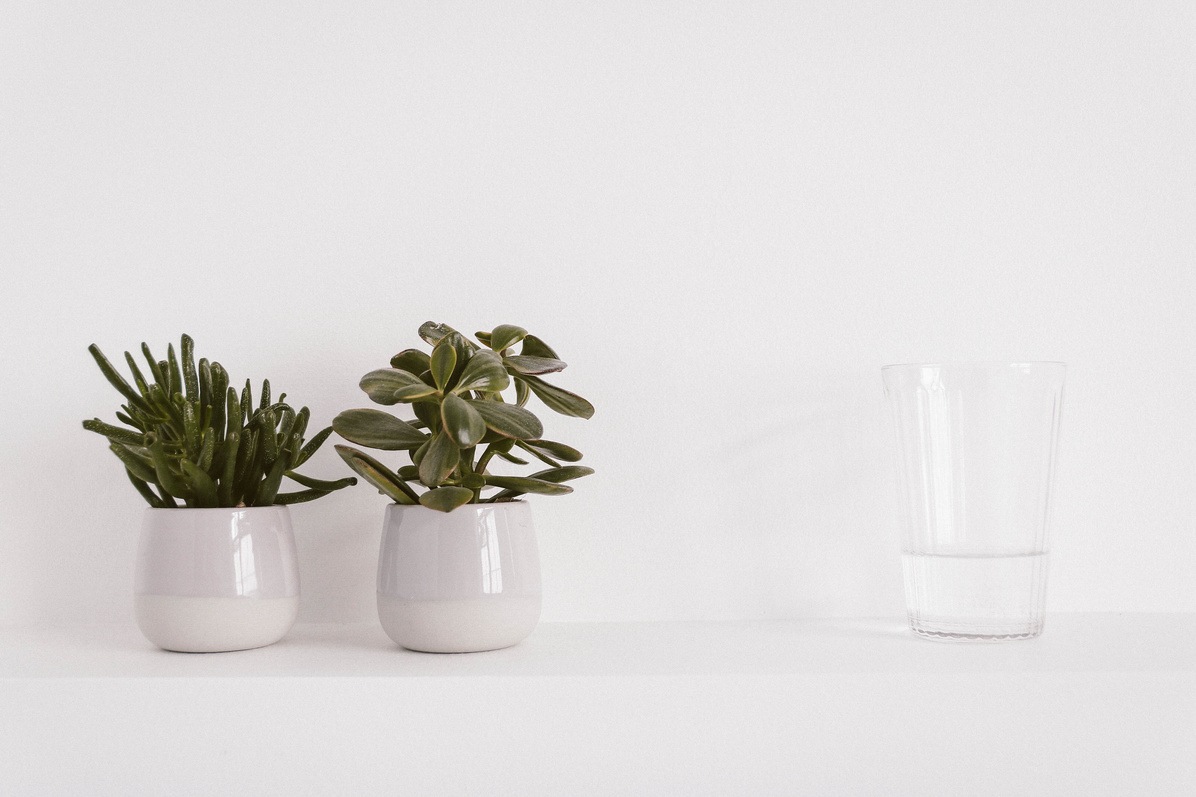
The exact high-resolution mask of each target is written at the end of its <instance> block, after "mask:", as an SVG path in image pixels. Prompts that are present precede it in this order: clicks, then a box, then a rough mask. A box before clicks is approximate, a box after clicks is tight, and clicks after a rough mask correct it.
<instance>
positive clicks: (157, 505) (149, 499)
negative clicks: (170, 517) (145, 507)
mask: <svg viewBox="0 0 1196 797" xmlns="http://www.w3.org/2000/svg"><path fill="white" fill-rule="evenodd" d="M125 475H126V476H128V477H129V481H130V482H132V483H133V486H134V487H136V488H137V492H139V493H141V497H142V498H144V499H145V502H146V503H147V504H149V505H150V506H152V507H153V508H154V509H165V508H166V504H165V503H163V502H162V499H161V498H159V497H158V496H157V495H155V494H154V491H153V490H151V489H150V487H149V485H148V484H146V483H145V481H144V480H142V479H138V478H137V477H136V476H134V475H133V472H132V471H131V470H129V469H128V468H126V469H125Z"/></svg>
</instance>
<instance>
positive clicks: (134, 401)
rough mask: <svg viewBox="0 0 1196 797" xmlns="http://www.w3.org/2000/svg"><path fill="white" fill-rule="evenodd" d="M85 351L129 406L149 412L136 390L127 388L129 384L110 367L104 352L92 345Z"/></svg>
mask: <svg viewBox="0 0 1196 797" xmlns="http://www.w3.org/2000/svg"><path fill="white" fill-rule="evenodd" d="M87 350H88V351H89V352H91V356H92V358H94V359H95V361H96V365H98V366H100V372H101V373H102V374H103V375H104V378H105V379H107V380H108V382H109V383H110V384H111V385H112V386H113V387H114V388H116V389H117V390H118V391H120V394H121V395H122V396H124V397H125V398H126V399H128V400H129V405H130V406H133V407H136V408H138V409H139V410H143V411H145V412H149V410H150V407H149V404H148V403H147V402H146V400H145V399H143V398H142V397H141V396H140V395H138V393H137V391H136V390H134V389H133V388H131V387H130V386H129V383H128V382H126V381H125V378H124V377H123V376H121V375H120V374H119V373H117V371H116V369H115V368H113V367H112V363H110V362H108V358H107V357H105V356H104V352H102V351H100V347H99V346H97V345H95V344H94V343H93V344H91V345H90V346H88V347H87Z"/></svg>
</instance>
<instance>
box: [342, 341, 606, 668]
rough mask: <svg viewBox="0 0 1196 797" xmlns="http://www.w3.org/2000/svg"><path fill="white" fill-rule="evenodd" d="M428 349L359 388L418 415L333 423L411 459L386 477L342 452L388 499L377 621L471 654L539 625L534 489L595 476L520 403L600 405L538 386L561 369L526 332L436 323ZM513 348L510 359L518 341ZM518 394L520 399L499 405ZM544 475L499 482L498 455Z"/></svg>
mask: <svg viewBox="0 0 1196 797" xmlns="http://www.w3.org/2000/svg"><path fill="white" fill-rule="evenodd" d="M419 335H420V337H421V338H423V340H424V341H425V342H427V343H428V344H429V345H430V346H431V347H432V351H431V354H428V353H426V352H423V351H421V350H419V349H406V350H404V351H401V352H399V353H398V354H396V355H395V356H394V357H393V358H391V361H390V365H391V367H390V368H380V369H378V370H375V371H370V372H369V373H368V374H366V375H365V376H364V377H362V379H361V389H362V390H364V391H365V392H366V394H367V395H369V397H370V398H371V399H372V400H373V401H375V402H377V403H378V404H383V405H395V404H404V405H408V406H409V407H410V409H411V412H412V414H413V415H414V417H413V418H410V419H400V418H397V417H395V416H393V415H391V414H390V413H387V412H383V411H381V410H375V409H354V410H346V411H345V412H342V413H340V414H339V415H337V416H336V418H335V419H334V420H333V422H332V427H333V429H335V430H336V432H337V433H338V434H339V435H341V437H344V438H345V439H346V440H349V441H350V442H353V443H357V444H359V445H362V446H365V447H367V448H374V449H381V450H383V451H405V452H407V455H408V456H409V459H410V462H409V464H406V465H403V466H402V467H399V468H397V469H395V470H391V469H390V468H389V467H387V466H386V465H385V464H383V463H382V462H380V461H379V460H377V459H375V458H374V457H372V456H370V455H369V454H366V453H365V452H363V451H361V450H359V449H356V448H352V447H350V446H345V445H338V446H336V450H337V452H338V453H340V455H341V457H343V458H344V460H345V462H347V463H348V464H349V466H350V467H351V468H353V470H354V471H356V472H357V473H358V474H359V475H361V476H362V478H364V479H365V480H366V481H368V482H369V483H370V484H372V485H374V486H375V487H377V488H378V490H379V491H380V492H382V493H383V494H384V495H387V496H389V497H390V498H391V499H392V500H393V501H394V503H393V504H391V505H390V506H388V507H387V510H386V519H385V521H384V524H383V533H382V548H381V552H380V555H379V562H378V617H379V619H380V620H381V621H382V627H383V628H384V629H385V630H386V633H387V634H388V635H389V636H390V638H391V639H393V640H394V641H395V642H397V643H398V644H399V645H402V646H403V647H405V648H409V649H412V650H420V651H428V652H439V653H463V652H469V651H478V650H493V649H496V648H503V647H508V646H510V645H514V644H516V643H518V642H519V641H520V640H522V639H524V638H525V637H526V636H527V635H528V634H530V633H531V632H532V629H533V628H535V626H536V623H537V622H538V621H539V618H540V562H539V555H538V553H537V549H536V537H535V531H534V529H533V526H532V519H531V509H530V507H529V506H528V505H527V504H526V503H525V502H524V501H522V500H520V498H521V497H522V496H524V495H527V494H536V495H564V494H566V493H570V492H572V491H573V488H571V487H569V486H568V485H566V484H564V482H567V481H570V480H572V479H576V478H578V477H581V476H586V475H588V474H591V473H593V470H592V469H590V468H587V467H584V466H580V465H573V464H565V463H574V462H577V461H578V460H580V459H581V452H580V451H578V450H576V449H574V448H571V447H570V446H567V445H564V444H563V443H557V442H554V441H551V440H545V439H544V438H543V433H544V427H543V424H541V422H540V420H539V418H537V417H536V415H535V414H534V413H532V412H531V411H530V410H529V409H527V407H526V404H527V403H528V400H529V399H530V398H531V396H532V395H535V396H536V397H537V398H538V399H539V400H540V401H541V402H542V403H543V404H544V405H545V406H547V407H548V408H550V409H552V410H554V411H556V412H558V413H561V414H563V415H571V416H575V417H579V418H589V417H590V416H592V415H593V414H594V407H593V405H591V404H590V402H588V401H586V400H585V399H584V398H582V397H581V396H578V395H577V394H575V393H571V392H569V391H567V390H563V389H561V388H559V387H556V386H555V385H551V384H549V383H548V382H546V381H544V379H542V378H541V377H542V376H543V375H544V374H549V373H555V372H557V371H561V370H564V368H565V363H564V362H562V361H561V359H560V358H559V357H557V354H556V352H554V351H553V350H552V349H551V348H550V347H549V346H548V345H547V344H546V343H544V342H543V341H542V340H540V339H539V338H537V337H535V336H534V335H529V334H528V333H527V330H525V329H522V328H520V327H516V326H511V325H503V326H499V327H496V328H495V329H494V330H493V331H491V332H478V333H476V337H477V340H478V341H480V342H481V345H478V344H476V343H474V342H473V341H471V340H469V339H467V338H466V337H465V336H464V335H462V334H461V333H459V332H457V331H456V330H454V329H453V328H451V327H448V326H445V325H443V324H437V323H433V322H431V321H429V322H427V323H425V324H423V325H422V326H421V327H420V328H419ZM517 345H518V346H519V352H518V353H515V351H514V347H515V346H517ZM511 388H513V390H514V395H513V396H510V398H511V399H512V400H508V397H504V391H508V390H509V389H511ZM524 457H527V458H529V459H530V458H534V459H537V460H539V461H540V462H542V463H544V464H545V465H547V466H548V467H547V468H546V469H542V470H539V471H537V472H535V473H532V474H531V475H529V476H506V475H498V474H495V473H492V472H491V471H490V465H491V463H492V462H494V461H495V460H499V461H506V462H509V463H514V464H517V465H527V464H528V462H529V459H525V458H524Z"/></svg>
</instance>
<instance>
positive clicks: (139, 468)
mask: <svg viewBox="0 0 1196 797" xmlns="http://www.w3.org/2000/svg"><path fill="white" fill-rule="evenodd" d="M108 448H109V449H111V450H112V453H113V454H115V455H116V457H117V459H119V460H120V461H121V462H123V463H124V465H125V470H127V471H129V473H130V474H132V475H133V476H136V477H137V478H138V479H141V480H142V481H143V482H149V483H151V484H158V474H157V472H156V471H155V470H154V467H153V465H152V464H151V463H149V462H146V461H145V460H144V459H142V458H141V457H139V456H137V455H136V454H134V453H133V452H132V451H130V450H129V449H127V448H125V447H124V446H122V445H119V444H117V443H112V444H111V445H110V446H108Z"/></svg>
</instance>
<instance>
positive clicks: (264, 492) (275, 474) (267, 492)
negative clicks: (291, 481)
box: [246, 459, 287, 506]
mask: <svg viewBox="0 0 1196 797" xmlns="http://www.w3.org/2000/svg"><path fill="white" fill-rule="evenodd" d="M286 467H287V463H286V460H283V459H278V460H275V462H274V464H273V465H271V466H270V472H269V473H267V474H266V478H264V479H262V483H261V484H260V485H258V488H257V492H255V493H254V496H253V502H252V503H249V502H246V503H248V504H249V506H270V505H271V504H273V503H274V497H275V496H277V495H278V488H279V486H280V485H281V484H282V475H283V473H285V472H286Z"/></svg>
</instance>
